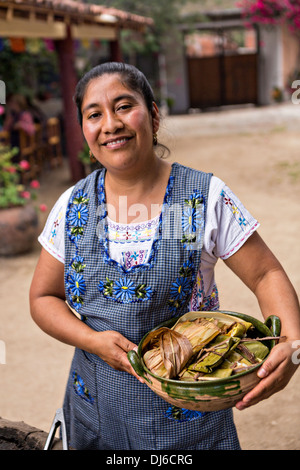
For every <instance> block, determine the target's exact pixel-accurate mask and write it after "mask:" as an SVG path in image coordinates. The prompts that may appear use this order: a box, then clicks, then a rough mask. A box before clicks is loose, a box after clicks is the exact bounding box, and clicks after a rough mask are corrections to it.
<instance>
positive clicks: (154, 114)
mask: <svg viewBox="0 0 300 470" xmlns="http://www.w3.org/2000/svg"><path fill="white" fill-rule="evenodd" d="M151 114H152V126H153V133H154V134H155V133H156V132H158V130H159V123H160V117H159V110H158V107H157V105H156V103H155V102H154V101H153V105H152V112H151Z"/></svg>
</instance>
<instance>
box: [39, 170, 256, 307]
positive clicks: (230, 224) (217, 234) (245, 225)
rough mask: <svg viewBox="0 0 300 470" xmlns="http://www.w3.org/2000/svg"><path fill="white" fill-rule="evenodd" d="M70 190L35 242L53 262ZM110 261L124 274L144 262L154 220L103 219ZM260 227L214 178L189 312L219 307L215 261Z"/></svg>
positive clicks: (60, 252)
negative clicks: (128, 221) (132, 221)
mask: <svg viewBox="0 0 300 470" xmlns="http://www.w3.org/2000/svg"><path fill="white" fill-rule="evenodd" d="M72 189H73V187H71V188H69V189H68V190H67V191H65V192H64V193H63V194H62V195H61V196H60V198H59V199H58V201H57V202H56V204H55V205H54V207H53V208H52V210H51V212H50V214H49V216H48V219H47V222H46V224H45V227H44V229H43V231H42V233H41V234H40V236H39V238H38V240H39V242H40V244H41V245H42V246H43V247H44V248H45V250H47V251H48V252H49V253H50V254H51V255H52V256H54V257H55V258H56V259H57V260H58V261H60V262H62V263H64V229H65V215H66V210H67V206H68V202H69V198H70V196H71V192H72ZM107 222H108V239H109V254H110V257H111V258H112V259H114V260H116V261H118V262H119V263H120V264H122V265H123V266H124V267H125V268H126V269H128V268H130V267H131V266H133V265H136V264H142V263H145V262H146V261H147V259H148V256H149V254H150V251H151V247H152V242H153V240H154V238H155V234H156V230H157V229H158V227H159V216H157V217H155V218H153V219H151V220H148V221H146V222H138V223H131V224H121V223H117V222H114V221H112V220H111V219H109V218H108V221H107ZM258 227H259V223H258V221H257V220H256V219H255V218H254V217H253V216H252V215H251V214H250V213H249V212H248V211H247V209H246V208H245V207H244V206H243V204H242V203H241V201H240V200H239V199H238V198H237V196H236V195H235V194H233V192H232V191H231V190H230V189H229V188H228V187H227V186H226V184H225V183H224V182H223V181H222V180H220V179H219V178H217V177H216V176H213V177H212V179H211V183H210V188H209V195H208V203H207V214H206V225H205V233H204V245H203V249H202V254H201V265H200V269H199V272H198V275H197V278H196V279H197V281H196V285H195V287H194V290H193V295H192V299H191V305H190V309H191V310H201V309H206V310H213V309H215V308H218V291H217V287H216V284H215V278H214V267H215V264H216V262H217V260H218V258H221V259H227V258H229V257H230V256H231V255H233V254H234V253H235V252H236V251H237V250H238V249H239V248H240V247H241V246H242V245H243V244H244V243H245V241H246V240H247V239H248V238H249V236H250V235H251V234H252V233H253V231H255V230H256V229H257V228H258Z"/></svg>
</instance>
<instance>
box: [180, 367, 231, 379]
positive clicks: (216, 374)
mask: <svg viewBox="0 0 300 470" xmlns="http://www.w3.org/2000/svg"><path fill="white" fill-rule="evenodd" d="M232 373H233V370H232V369H230V368H227V369H225V368H222V367H218V368H217V369H215V370H214V371H213V372H210V373H209V374H204V373H202V372H198V371H196V370H189V369H185V371H184V372H183V373H182V374H180V376H179V380H182V381H185V382H196V381H201V380H210V379H225V378H227V377H230V376H231V375H232Z"/></svg>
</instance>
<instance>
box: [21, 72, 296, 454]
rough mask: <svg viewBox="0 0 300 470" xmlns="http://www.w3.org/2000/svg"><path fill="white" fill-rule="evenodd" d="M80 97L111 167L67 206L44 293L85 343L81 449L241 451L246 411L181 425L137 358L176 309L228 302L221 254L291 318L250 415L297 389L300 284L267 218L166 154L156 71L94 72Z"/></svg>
mask: <svg viewBox="0 0 300 470" xmlns="http://www.w3.org/2000/svg"><path fill="white" fill-rule="evenodd" d="M75 99H76V104H77V107H78V115H79V121H80V123H81V125H82V129H83V134H84V136H85V139H86V141H87V143H88V145H89V148H90V151H91V154H92V155H93V156H94V158H96V159H97V160H98V162H100V163H101V164H102V165H103V167H104V168H102V169H101V170H97V171H95V172H93V173H92V174H91V175H90V176H88V177H87V178H86V179H84V180H82V181H80V182H79V183H77V184H76V185H75V187H73V188H70V189H69V190H68V191H66V193H64V194H63V195H62V196H61V198H60V199H59V201H58V202H57V204H56V205H55V207H54V209H53V211H52V213H51V214H50V216H49V219H48V222H47V224H46V227H45V229H44V232H43V234H42V235H41V236H40V242H41V244H42V245H43V248H42V252H41V256H40V260H39V262H38V265H37V268H36V272H35V275H34V278H33V281H32V287H31V294H30V297H31V312H32V317H33V319H34V320H35V321H36V322H37V324H38V325H39V326H40V327H41V328H42V329H43V330H44V331H46V332H47V333H48V334H50V335H52V336H54V337H55V338H57V339H59V340H60V341H63V342H65V343H68V344H71V345H74V346H76V349H75V355H74V359H73V363H72V366H71V371H70V376H69V381H68V385H67V391H66V396H65V402H64V412H65V416H66V421H67V428H68V433H69V438H70V445H71V446H73V447H75V448H76V449H177V450H178V449H238V448H239V442H238V438H237V434H236V430H235V426H234V423H233V419H232V410H225V411H218V412H212V413H206V414H204V415H201V414H200V415H199V416H198V418H197V419H193V420H186V421H185V420H182V421H180V422H176V420H172V419H168V417H170V414H168V408H169V405H168V404H167V403H166V402H165V401H163V400H162V399H160V398H159V397H158V396H157V395H156V394H154V393H153V392H152V391H151V390H150V389H149V388H148V387H147V386H146V385H145V384H143V383H142V380H141V379H140V378H139V377H137V376H136V374H135V372H134V370H133V369H132V367H131V365H130V363H129V361H128V359H127V352H128V351H130V350H132V349H134V348H136V345H137V344H138V343H139V341H140V340H141V338H142V337H143V335H144V334H145V333H146V332H148V331H149V330H150V329H152V328H153V327H155V326H157V325H158V324H159V323H161V322H162V321H164V320H167V319H169V318H171V317H172V316H178V315H182V314H183V313H185V312H186V311H189V310H196V309H200V310H213V309H218V295H217V294H218V293H217V288H216V285H215V282H214V265H215V263H216V261H217V258H218V257H221V258H222V259H224V261H225V263H226V264H227V265H228V266H229V267H230V268H231V269H232V270H233V271H234V272H235V273H236V274H237V275H238V276H239V277H240V278H241V279H242V280H243V281H244V282H245V283H246V284H247V286H248V287H249V288H250V289H251V290H252V291H253V292H254V293H255V295H256V296H257V298H258V301H259V303H260V306H261V310H262V313H263V315H264V317H267V316H269V315H270V314H276V315H278V316H279V317H280V318H281V320H282V325H283V326H282V334H283V335H285V336H286V341H285V342H282V343H280V344H278V345H277V346H276V347H275V348H273V349H272V352H271V354H270V357H269V359H268V360H267V361H266V362H265V363H264V365H263V366H262V368H261V369H260V371H259V375H260V377H263V380H261V381H260V383H259V385H257V387H256V388H255V389H254V390H252V391H251V392H249V394H248V395H246V396H245V397H244V399H243V400H242V401H241V402H239V403H238V404H237V408H239V409H243V408H245V407H247V406H250V405H253V404H255V403H257V402H258V401H260V400H262V399H264V398H267V397H268V396H270V395H271V394H272V393H275V392H276V391H278V390H280V389H281V388H283V387H284V386H285V385H286V384H287V382H288V381H289V379H290V378H291V376H292V375H293V373H294V371H295V369H296V366H295V365H294V364H293V363H292V361H291V355H292V353H293V340H296V339H298V338H300V320H299V318H300V315H299V303H298V300H297V297H296V294H295V292H294V289H293V287H292V286H291V284H290V282H289V280H288V278H287V276H286V274H285V273H284V271H283V269H282V267H281V266H280V264H279V262H278V261H277V260H276V259H275V257H274V256H273V254H272V253H271V252H270V251H269V249H268V248H267V247H266V245H265V244H264V243H263V241H262V240H261V238H260V237H259V235H258V234H257V233H256V228H257V227H258V223H257V222H256V220H255V219H254V218H253V217H252V216H251V215H250V214H249V212H248V211H247V210H246V209H245V208H244V207H243V205H242V204H241V202H240V201H239V200H238V199H237V198H236V196H234V195H233V194H232V192H231V191H230V189H229V188H227V187H226V185H225V184H224V183H223V182H222V181H221V180H219V179H218V178H216V177H214V176H212V175H211V174H206V173H202V172H200V171H195V170H192V169H190V168H187V167H184V166H181V165H179V164H176V163H175V164H172V165H171V164H170V163H168V162H167V161H166V160H164V159H161V158H159V157H158V156H157V151H156V149H157V137H156V134H157V132H158V129H159V112H158V108H157V106H156V104H155V102H154V98H153V94H152V90H151V88H150V86H149V84H148V82H147V80H146V79H145V77H144V76H143V74H141V73H140V72H139V71H138V70H137V69H135V68H134V67H132V66H128V65H125V64H119V63H107V64H102V65H100V66H97V67H95V68H94V69H92V70H91V71H90V72H88V73H87V74H86V75H85V76H84V77H83V78H82V79H81V81H80V82H79V84H78V86H77V90H76V95H75ZM233 208H235V210H233ZM65 299H66V300H67V303H68V304H69V307H71V309H72V311H73V312H74V311H75V312H77V313H78V314H79V317H80V318H78V317H77V316H75V315H74V314H73V313H72V312H71V310H70V308H69V307H68V305H67V304H66V303H65ZM137 379H138V380H137Z"/></svg>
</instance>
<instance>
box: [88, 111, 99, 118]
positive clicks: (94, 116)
mask: <svg viewBox="0 0 300 470" xmlns="http://www.w3.org/2000/svg"><path fill="white" fill-rule="evenodd" d="M98 116H100V113H96V112H95V113H93V114H90V115H89V117H88V119H95V118H97V117H98Z"/></svg>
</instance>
